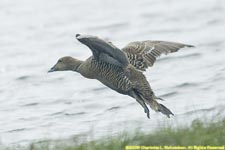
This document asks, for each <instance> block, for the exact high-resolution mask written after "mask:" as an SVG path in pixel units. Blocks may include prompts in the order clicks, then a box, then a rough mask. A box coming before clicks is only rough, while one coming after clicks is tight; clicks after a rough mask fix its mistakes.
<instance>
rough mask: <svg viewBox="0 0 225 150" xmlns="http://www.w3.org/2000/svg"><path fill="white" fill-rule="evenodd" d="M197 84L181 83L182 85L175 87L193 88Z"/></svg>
mask: <svg viewBox="0 0 225 150" xmlns="http://www.w3.org/2000/svg"><path fill="white" fill-rule="evenodd" d="M197 85H198V84H196V83H191V82H185V83H182V84H179V85H177V86H176V87H179V88H181V87H193V86H197Z"/></svg>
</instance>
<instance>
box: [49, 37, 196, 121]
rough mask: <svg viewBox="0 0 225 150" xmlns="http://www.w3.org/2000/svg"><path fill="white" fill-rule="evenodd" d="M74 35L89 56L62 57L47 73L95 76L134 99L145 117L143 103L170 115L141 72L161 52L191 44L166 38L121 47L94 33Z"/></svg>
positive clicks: (145, 106)
mask: <svg viewBox="0 0 225 150" xmlns="http://www.w3.org/2000/svg"><path fill="white" fill-rule="evenodd" d="M76 38H77V40H78V41H80V42H81V43H83V44H85V45H86V46H88V47H89V48H90V50H91V51H92V53H93V55H92V56H91V57H89V58H88V59H86V60H85V61H81V60H78V59H76V58H72V57H70V56H66V57H62V58H60V59H59V60H58V62H57V63H56V64H55V65H54V66H53V67H52V68H51V69H50V70H49V72H54V71H67V70H70V71H75V72H78V73H80V74H81V75H82V76H83V77H85V78H88V79H96V80H98V81H100V82H101V83H103V84H104V85H106V86H107V87H109V88H111V89H112V90H115V91H117V92H118V93H121V94H124V95H128V96H130V97H132V98H134V99H135V100H136V101H137V102H138V103H139V104H140V105H141V106H142V107H143V108H144V112H145V113H146V114H147V117H148V118H150V112H149V109H148V107H147V105H149V106H150V108H152V109H153V110H155V111H156V112H161V113H162V114H164V115H166V116H167V117H168V118H169V117H170V115H174V114H173V113H172V112H171V111H170V110H169V109H168V108H167V107H166V106H164V105H163V104H160V103H158V102H157V99H161V98H158V97H156V96H155V94H154V92H153V91H152V89H151V87H150V84H149V82H148V81H147V79H146V77H145V76H144V74H143V71H145V70H146V69H147V68H148V67H150V66H152V65H153V64H154V62H155V60H156V58H157V57H159V56H160V55H161V54H167V53H172V52H176V51H178V50H179V49H180V48H183V47H193V46H191V45H186V44H181V43H175V42H166V41H142V42H131V43H129V44H128V45H127V46H125V47H124V48H123V49H122V50H121V49H119V48H117V47H116V46H114V45H113V44H112V43H111V42H107V41H105V40H103V39H100V38H98V37H96V36H85V35H80V34H77V35H76ZM146 104H147V105H146Z"/></svg>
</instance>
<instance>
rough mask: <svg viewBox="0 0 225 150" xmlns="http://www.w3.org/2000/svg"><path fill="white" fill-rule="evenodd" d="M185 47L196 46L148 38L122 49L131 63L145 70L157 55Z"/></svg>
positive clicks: (151, 64)
mask: <svg viewBox="0 0 225 150" xmlns="http://www.w3.org/2000/svg"><path fill="white" fill-rule="evenodd" d="M183 47H194V46H192V45H188V44H182V43H176V42H168V41H150V40H148V41H135V42H131V43H129V44H128V45H127V46H125V47H124V48H122V50H123V52H125V53H126V55H127V57H128V60H129V63H130V64H132V65H133V66H135V67H136V68H137V69H138V70H141V71H145V70H146V69H147V68H148V67H150V66H153V64H154V63H155V61H156V59H157V57H159V56H161V55H162V54H166V55H167V54H168V53H173V52H177V51H178V50H179V49H181V48H183ZM131 56H132V57H131ZM137 62H138V63H137Z"/></svg>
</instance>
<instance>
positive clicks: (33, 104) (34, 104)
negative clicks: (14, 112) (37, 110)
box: [23, 103, 39, 106]
mask: <svg viewBox="0 0 225 150" xmlns="http://www.w3.org/2000/svg"><path fill="white" fill-rule="evenodd" d="M36 105H39V103H29V104H25V105H23V106H36Z"/></svg>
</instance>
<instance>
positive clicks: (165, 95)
mask: <svg viewBox="0 0 225 150" xmlns="http://www.w3.org/2000/svg"><path fill="white" fill-rule="evenodd" d="M176 94H177V92H169V93H165V94H162V95H160V96H159V97H170V96H173V95H176Z"/></svg>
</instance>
